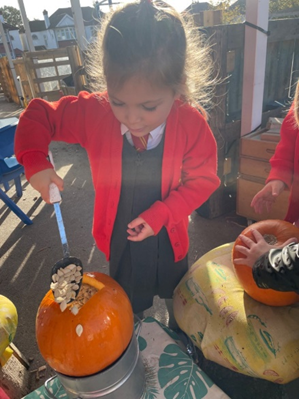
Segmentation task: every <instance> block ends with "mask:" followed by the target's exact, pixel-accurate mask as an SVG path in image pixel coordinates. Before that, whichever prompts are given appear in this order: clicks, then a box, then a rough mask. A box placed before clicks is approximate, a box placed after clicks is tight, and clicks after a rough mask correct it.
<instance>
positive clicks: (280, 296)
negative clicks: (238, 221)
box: [232, 220, 299, 306]
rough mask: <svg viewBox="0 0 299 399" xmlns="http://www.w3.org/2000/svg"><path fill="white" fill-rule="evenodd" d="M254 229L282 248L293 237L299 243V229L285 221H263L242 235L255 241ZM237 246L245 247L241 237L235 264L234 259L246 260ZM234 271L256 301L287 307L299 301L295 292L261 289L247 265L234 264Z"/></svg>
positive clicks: (235, 255) (234, 251)
mask: <svg viewBox="0 0 299 399" xmlns="http://www.w3.org/2000/svg"><path fill="white" fill-rule="evenodd" d="M252 229H255V230H258V231H259V233H261V234H262V235H263V236H264V238H265V240H266V241H267V242H269V243H271V244H274V245H278V246H281V245H282V244H283V243H284V242H285V241H286V240H288V239H289V238H292V237H296V238H297V239H298V241H299V229H298V228H297V227H296V226H294V225H293V224H291V223H289V222H286V221H284V220H262V221H260V222H257V223H254V224H252V225H250V226H248V227H247V228H246V229H245V230H243V232H242V233H241V234H243V235H245V236H246V237H249V238H251V239H252V240H254V237H253V235H252ZM236 245H241V246H244V244H243V242H242V241H241V239H240V238H239V237H238V238H237V239H236V241H235V243H234V246H233V251H232V260H233V264H234V259H236V258H244V255H243V254H242V253H240V252H239V251H237V250H236V248H235V247H236ZM234 270H235V273H236V276H237V278H238V279H239V281H240V283H241V284H242V286H243V288H244V291H245V292H246V293H247V294H248V295H250V296H251V297H252V298H253V299H255V300H256V301H259V302H261V303H264V304H265V305H270V306H287V305H291V304H293V303H296V302H298V301H299V295H298V294H296V293H294V292H281V291H275V290H272V289H263V288H259V287H258V286H257V285H256V283H255V281H254V279H253V275H252V268H251V267H249V266H247V265H235V264H234Z"/></svg>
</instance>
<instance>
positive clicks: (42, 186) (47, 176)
mask: <svg viewBox="0 0 299 399" xmlns="http://www.w3.org/2000/svg"><path fill="white" fill-rule="evenodd" d="M29 183H30V184H31V186H32V187H33V188H34V189H35V190H37V191H38V192H39V193H40V195H41V197H42V199H43V200H44V201H45V202H47V203H48V204H50V203H51V202H50V197H49V186H50V184H51V183H55V184H56V185H57V187H58V189H59V191H63V180H62V179H61V177H59V176H58V175H57V173H56V172H55V170H54V169H44V170H41V171H40V172H37V173H35V174H34V175H32V176H31V178H30V180H29Z"/></svg>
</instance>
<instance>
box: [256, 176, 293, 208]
mask: <svg viewBox="0 0 299 399" xmlns="http://www.w3.org/2000/svg"><path fill="white" fill-rule="evenodd" d="M285 188H286V185H285V184H284V182H283V181H281V180H271V181H269V183H267V184H266V185H265V187H264V188H262V190H260V191H259V192H258V193H257V194H256V195H255V196H254V197H253V199H252V201H251V204H250V205H251V206H252V207H253V208H254V210H255V212H256V213H259V214H261V213H263V211H264V208H266V210H267V212H270V211H271V208H272V205H273V203H274V202H275V200H276V198H277V197H278V196H279V194H281V193H282V192H283V191H284V189H285Z"/></svg>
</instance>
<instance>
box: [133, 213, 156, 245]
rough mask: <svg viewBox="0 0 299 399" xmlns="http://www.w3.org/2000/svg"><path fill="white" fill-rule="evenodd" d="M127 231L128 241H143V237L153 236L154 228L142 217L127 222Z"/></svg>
mask: <svg viewBox="0 0 299 399" xmlns="http://www.w3.org/2000/svg"><path fill="white" fill-rule="evenodd" d="M127 233H129V236H128V240H130V241H143V240H144V239H145V238H147V237H150V236H153V235H154V230H153V229H152V228H151V226H150V225H149V224H147V223H146V221H145V220H144V219H142V218H139V217H138V218H136V219H134V220H132V222H131V223H129V224H128V230H127Z"/></svg>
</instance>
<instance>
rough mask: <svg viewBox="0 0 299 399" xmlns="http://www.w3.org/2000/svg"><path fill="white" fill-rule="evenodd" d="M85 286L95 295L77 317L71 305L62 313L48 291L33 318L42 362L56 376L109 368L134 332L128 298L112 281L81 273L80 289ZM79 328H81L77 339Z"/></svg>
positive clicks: (102, 275)
mask: <svg viewBox="0 0 299 399" xmlns="http://www.w3.org/2000/svg"><path fill="white" fill-rule="evenodd" d="M86 284H88V286H89V288H90V286H91V287H94V288H93V290H94V291H95V294H94V295H93V296H91V297H90V299H88V301H87V302H86V303H84V304H83V306H82V307H81V308H80V309H79V312H78V313H77V314H76V315H75V314H73V312H72V311H71V307H72V306H74V302H71V303H70V304H68V305H67V308H66V309H65V310H64V311H63V312H62V311H61V310H60V306H59V304H58V303H56V302H55V301H54V296H53V293H52V291H51V290H50V291H48V293H47V294H46V295H45V297H44V298H43V300H42V302H41V304H40V306H39V309H38V312H37V317H36V338H37V343H38V347H39V350H40V352H41V354H42V356H43V358H44V359H45V360H46V362H47V363H48V364H49V365H50V366H51V367H52V368H53V369H54V370H56V371H57V372H59V373H62V374H66V375H69V376H75V377H80V376H86V375H90V374H94V373H97V372H99V371H101V370H103V369H104V368H106V367H107V366H109V365H111V364H112V363H113V362H114V361H116V360H117V359H118V358H119V357H120V356H121V355H122V353H123V352H124V351H125V349H126V348H127V346H128V344H129V343H130V340H131V338H132V334H133V330H134V315H133V311H132V307H131V304H130V301H129V298H128V296H127V295H126V293H125V291H124V290H123V289H122V288H121V286H120V285H119V284H118V283H117V282H116V281H115V280H113V279H112V278H111V277H109V276H107V275H106V274H102V273H96V272H94V273H87V274H86V273H84V276H83V281H82V287H84V286H85V287H86ZM88 286H87V287H88ZM82 287H81V289H82ZM81 289H80V292H81ZM78 325H81V326H82V328H83V331H82V333H81V335H80V336H79V335H78V333H77V332H76V328H77V326H78Z"/></svg>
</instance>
